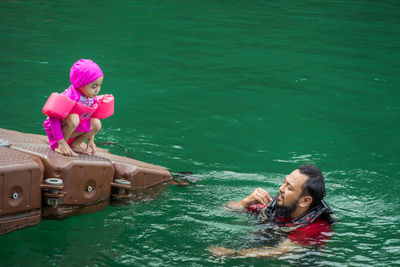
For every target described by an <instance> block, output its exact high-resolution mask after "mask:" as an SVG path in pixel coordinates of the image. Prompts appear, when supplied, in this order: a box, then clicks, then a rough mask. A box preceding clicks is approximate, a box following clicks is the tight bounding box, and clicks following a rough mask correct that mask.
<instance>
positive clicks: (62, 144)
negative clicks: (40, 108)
mask: <svg viewBox="0 0 400 267" xmlns="http://www.w3.org/2000/svg"><path fill="white" fill-rule="evenodd" d="M78 125H79V116H78V115H77V114H70V115H68V117H66V118H65V119H64V121H63V123H62V127H61V130H62V133H63V136H64V139H63V140H59V141H58V142H57V143H58V147H57V148H56V149H55V151H56V152H58V153H61V154H63V155H66V156H77V154H76V153H75V152H74V151H73V150H72V149H71V148H70V147H69V145H68V144H67V141H68V139H70V138H71V137H73V135H74V134H75V129H76V127H78Z"/></svg>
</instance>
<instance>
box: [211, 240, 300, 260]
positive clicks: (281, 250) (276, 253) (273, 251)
mask: <svg viewBox="0 0 400 267" xmlns="http://www.w3.org/2000/svg"><path fill="white" fill-rule="evenodd" d="M301 248H302V246H301V245H299V244H296V243H294V242H292V241H290V239H285V241H283V243H282V244H281V245H280V246H279V247H267V246H265V247H260V248H250V249H245V250H238V251H235V250H232V249H228V248H224V247H210V248H209V250H210V252H211V254H212V255H214V256H216V257H243V258H249V257H254V258H261V257H276V258H277V257H280V256H283V255H286V253H288V252H294V251H297V250H300V249H301Z"/></svg>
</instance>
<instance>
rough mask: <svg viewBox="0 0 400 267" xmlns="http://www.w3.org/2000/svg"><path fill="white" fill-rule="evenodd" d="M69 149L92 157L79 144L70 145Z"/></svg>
mask: <svg viewBox="0 0 400 267" xmlns="http://www.w3.org/2000/svg"><path fill="white" fill-rule="evenodd" d="M71 149H72V150H73V151H75V152H78V153H81V154H85V155H92V153H90V152H89V151H87V150H86V149H85V148H83V147H82V146H81V145H80V144H79V145H74V144H73V143H71Z"/></svg>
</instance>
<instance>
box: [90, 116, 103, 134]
mask: <svg viewBox="0 0 400 267" xmlns="http://www.w3.org/2000/svg"><path fill="white" fill-rule="evenodd" d="M100 129H101V121H100V120H99V119H97V118H92V119H91V120H90V130H92V131H95V132H96V133H97V132H98V131H100Z"/></svg>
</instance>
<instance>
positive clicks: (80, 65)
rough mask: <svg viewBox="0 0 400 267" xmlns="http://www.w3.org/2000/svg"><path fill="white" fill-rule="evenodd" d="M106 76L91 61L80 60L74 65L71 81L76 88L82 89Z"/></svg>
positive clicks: (70, 76)
mask: <svg viewBox="0 0 400 267" xmlns="http://www.w3.org/2000/svg"><path fill="white" fill-rule="evenodd" d="M102 76H104V74H103V72H102V71H101V69H100V67H99V66H98V65H97V64H96V63H94V62H93V61H92V60H90V59H80V60H78V61H77V62H75V63H74V65H72V68H71V71H70V72H69V79H70V80H71V83H72V85H73V86H74V87H75V88H79V89H80V88H82V87H84V86H86V85H88V84H89V83H91V82H94V81H95V80H97V79H98V78H100V77H102Z"/></svg>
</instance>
